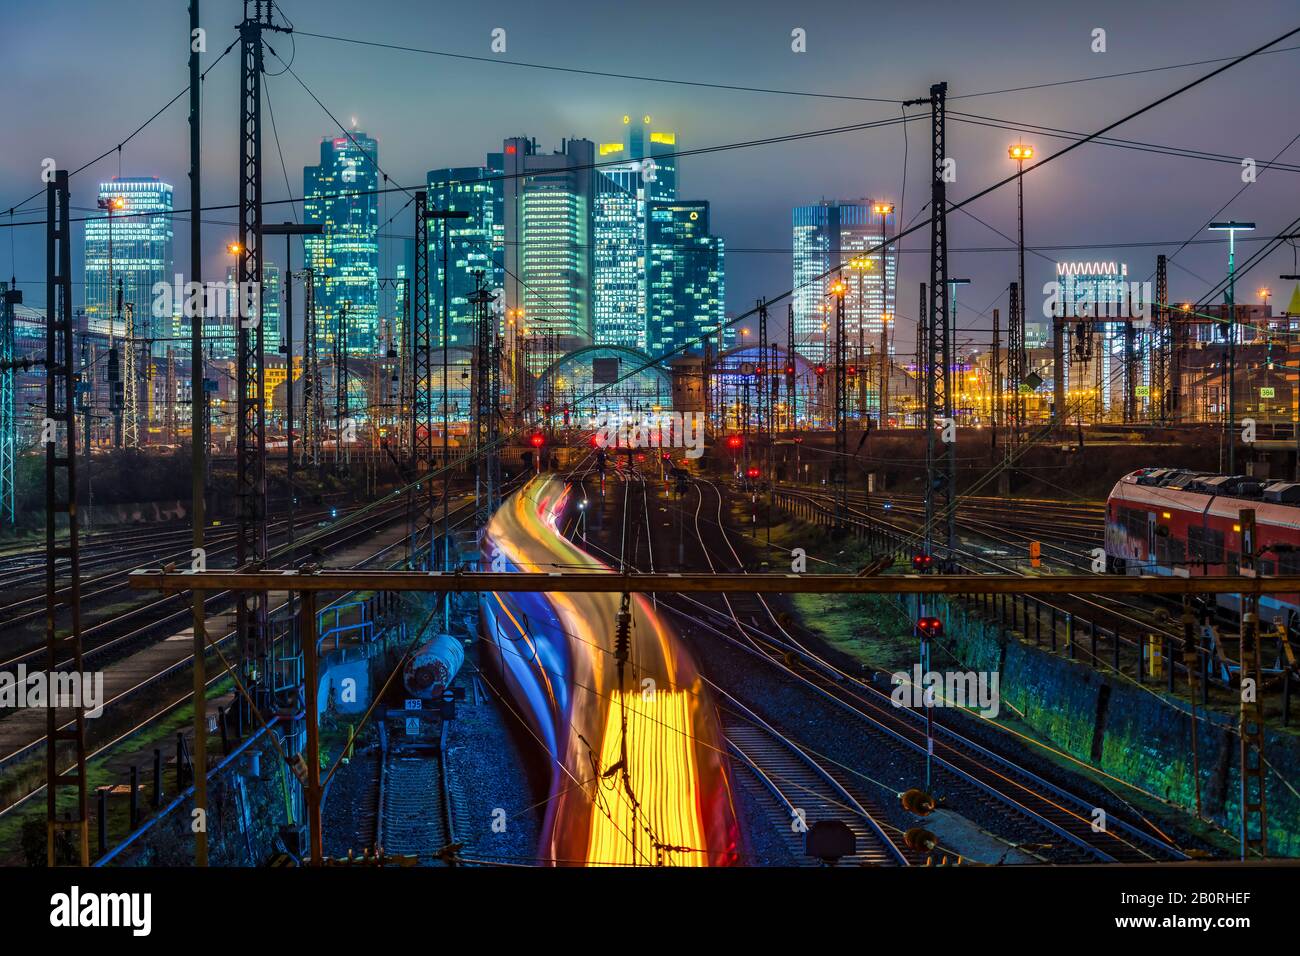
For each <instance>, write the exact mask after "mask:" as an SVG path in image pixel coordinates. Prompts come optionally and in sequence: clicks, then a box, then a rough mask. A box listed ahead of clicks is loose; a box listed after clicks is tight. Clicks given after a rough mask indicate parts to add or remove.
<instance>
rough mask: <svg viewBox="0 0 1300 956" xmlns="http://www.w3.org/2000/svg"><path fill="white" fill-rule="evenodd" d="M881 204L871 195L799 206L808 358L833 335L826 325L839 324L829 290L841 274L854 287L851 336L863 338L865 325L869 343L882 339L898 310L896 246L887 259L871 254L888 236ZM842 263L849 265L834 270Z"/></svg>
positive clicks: (798, 279)
mask: <svg viewBox="0 0 1300 956" xmlns="http://www.w3.org/2000/svg"><path fill="white" fill-rule="evenodd" d="M875 206H876V203H875V202H874V201H873V200H871V199H859V200H855V201H853V202H832V201H827V200H823V201H822V202H819V203H815V204H813V205H809V206H796V207H795V210H794V286H793V288H794V334H795V350H796V351H799V352H801V353H802V354H803V355H805V356H806V357H810V358H821V356H822V348H823V343H824V342H826V341H828V338H827V336H828V335H829V332H824V331H823V324H824V323H825V324H826V325H827V326H829V328H834V324H835V323H834V316H833V315H832V314H831V312H830V309H831V308H832V307H833V303H832V302H831V300H830V297H829V293H830V287H831V284H832V283H833V282H834V281H835V279H836V278H837V277H841V276H842V277H843V279H844V281H845V283H846V285H847V287H848V288H847V291H846V293H845V296H844V326H845V334H846V335H847V336H848V338H849V339H850V340H851V341H853V342H855V343H856V342H857V341H858V339H859V330H861V335H862V338H863V339H864V340H865V341H866V342H868V343H871V344H873V345H874V344H875V343H877V342H879V339H880V329H881V325H882V322H883V317H884V316H885V315H890V316H892V315H893V314H894V302H895V296H896V292H897V288H898V283H897V267H898V257H897V253H896V247H895V246H892V245H891V246H890V247H889V248H888V250H886V251H885V254H884V256H883V262H882V256H881V253H880V252H874V253H870V254H868V250H870V249H873V248H875V247H876V246H878V245H879V244H880V243H881V242H882V241H884V238H885V224H886V217H885V216H884V215H882V214H881V213H879V212H877V211H876V209H875V208H874V207H875ZM837 266H842V267H843V268H842V269H841V270H840V271H839V272H837V273H831V270H832V269H835V268H836V267H837ZM828 273H829V274H828ZM891 348H892V345H891Z"/></svg>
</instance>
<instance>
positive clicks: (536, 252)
mask: <svg viewBox="0 0 1300 956" xmlns="http://www.w3.org/2000/svg"><path fill="white" fill-rule="evenodd" d="M502 153H503V159H504V167H505V168H504V175H505V180H504V183H503V185H504V190H503V192H504V196H503V206H504V212H505V243H506V262H505V268H506V279H505V308H506V310H508V311H517V310H519V309H523V316H524V320H523V328H524V335H525V337H534V338H536V337H538V336H542V335H545V334H548V333H549V334H550V335H552V336H554V337H555V339H554V340H555V343H556V346H557V348H558V349H560V350H561V351H567V350H569V349H571V348H575V347H578V346H580V345H584V344H588V343H590V342H591V334H592V301H591V300H592V294H591V275H592V242H591V237H592V195H593V191H594V190H593V179H594V176H595V170H594V169H593V168H592V167H593V164H594V162H595V146H594V145H593V144H592V142H591V141H590V140H586V139H571V140H566V141H565V142H564V143H563V145H562V147H561V149H560V150H558V151H556V152H553V153H549V154H543V153H539V152H538V151H537V143H536V141H534V140H531V139H527V138H525V137H513V138H511V139H507V140H506V141H505V143H504V144H503V148H502ZM537 364H538V362H536V361H534V360H530V365H533V366H536V365H537Z"/></svg>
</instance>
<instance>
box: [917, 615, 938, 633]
mask: <svg viewBox="0 0 1300 956" xmlns="http://www.w3.org/2000/svg"><path fill="white" fill-rule="evenodd" d="M916 629H917V630H918V631H920V632H921V633H922V634H924V635H925V636H926V637H942V636H943V621H942V620H940V619H939V618H937V617H922V618H918V619H917V621H916Z"/></svg>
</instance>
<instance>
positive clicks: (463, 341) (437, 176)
mask: <svg viewBox="0 0 1300 956" xmlns="http://www.w3.org/2000/svg"><path fill="white" fill-rule="evenodd" d="M501 173H502V154H501V153H489V154H488V157H487V165H486V166H461V167H455V168H451V169H435V170H433V171H431V172H430V173H429V176H428V184H429V208H430V209H449V210H453V211H456V212H467V213H469V218H468V219H451V220H448V221H447V223H446V225H447V272H448V273H449V276H450V279H449V282H450V284H449V285H448V287H447V310H448V313H449V319H450V321H449V323H448V328H449V330H450V334H449V339H448V344H449V345H459V346H464V347H466V348H471V347H472V346H473V345H474V335H475V332H474V329H475V316H474V307H473V306H471V305H470V304H469V296H470V294H471V293H472V292H473V291H474V289H475V279H474V273H475V272H478V271H482V272H483V278H484V280H485V281H486V283H487V288H488V290H489V291H491V290H495V289H502V288H504V285H505V268H504V264H505V258H504V257H505V222H504V209H503V203H504V198H503V197H504V191H503V183H502V179H501ZM442 227H443V223H442V222H439V221H438V220H431V221H430V222H429V320H430V327H431V329H432V332H433V342H434V344H436V345H441V343H442V283H443V274H442Z"/></svg>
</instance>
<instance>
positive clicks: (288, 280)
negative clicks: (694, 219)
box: [280, 232, 295, 607]
mask: <svg viewBox="0 0 1300 956" xmlns="http://www.w3.org/2000/svg"><path fill="white" fill-rule="evenodd" d="M280 321H281V322H283V323H284V343H285V347H284V363H285V369H284V407H285V425H284V429H285V435H284V440H285V448H284V452H285V455H286V460H285V466H284V468H285V472H284V474H285V481H286V482H287V483H288V485H289V527H288V529H287V532H288V535H289V563H290V564H291V565H292V564H293V561H294V557H295V550H294V547H293V478H294V475H293V470H294V469H293V249H292V240H291V238H290V236H289V234H288V233H287V232H286V233H285V235H284V315H282V316H281V317H280ZM290 597H291V600H290V604H289V606H290V607H293V602H292V596H290Z"/></svg>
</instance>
